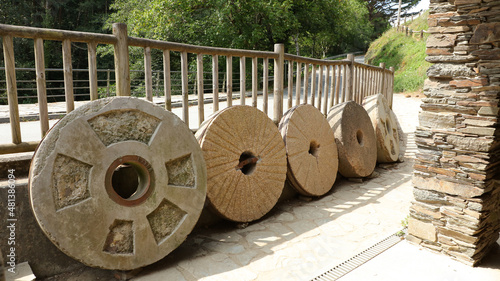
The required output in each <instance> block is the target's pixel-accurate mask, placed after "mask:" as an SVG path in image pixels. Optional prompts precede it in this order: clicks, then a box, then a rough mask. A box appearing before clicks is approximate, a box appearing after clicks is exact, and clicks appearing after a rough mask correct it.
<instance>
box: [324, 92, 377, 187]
mask: <svg viewBox="0 0 500 281" xmlns="http://www.w3.org/2000/svg"><path fill="white" fill-rule="evenodd" d="M327 120H328V123H329V124H330V127H331V129H332V131H333V133H334V135H335V141H336V142H337V148H338V152H339V172H340V174H341V175H343V176H344V177H348V178H359V177H367V176H369V175H370V174H371V173H373V170H374V169H375V165H376V164H377V144H376V141H375V132H374V131H373V126H372V123H371V121H370V117H369V116H368V113H366V110H365V109H364V108H363V107H362V106H361V105H359V104H357V103H356V102H354V101H349V102H344V103H341V104H338V105H336V106H334V107H332V108H330V110H329V111H328V116H327Z"/></svg>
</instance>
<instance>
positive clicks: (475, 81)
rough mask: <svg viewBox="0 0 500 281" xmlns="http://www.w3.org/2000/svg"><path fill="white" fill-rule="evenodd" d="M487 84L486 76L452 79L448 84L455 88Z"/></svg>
mask: <svg viewBox="0 0 500 281" xmlns="http://www.w3.org/2000/svg"><path fill="white" fill-rule="evenodd" d="M487 84H488V79H487V78H469V79H465V80H452V81H450V86H452V87H457V88H467V87H479V86H485V85H487Z"/></svg>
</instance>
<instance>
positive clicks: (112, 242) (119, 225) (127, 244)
mask: <svg viewBox="0 0 500 281" xmlns="http://www.w3.org/2000/svg"><path fill="white" fill-rule="evenodd" d="M133 226H134V225H133V222H132V221H124V220H115V221H114V222H113V224H112V225H111V226H110V227H109V233H108V236H107V238H106V242H105V243H104V249H103V251H104V252H107V253H110V254H132V253H134V229H133Z"/></svg>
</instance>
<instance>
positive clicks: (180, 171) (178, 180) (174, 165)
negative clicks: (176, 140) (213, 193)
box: [165, 154, 195, 187]
mask: <svg viewBox="0 0 500 281" xmlns="http://www.w3.org/2000/svg"><path fill="white" fill-rule="evenodd" d="M165 166H166V167H167V171H168V184H170V185H177V186H185V187H193V186H194V185H195V175H194V170H193V161H192V160H191V154H188V155H184V156H182V157H179V158H177V159H174V160H171V161H168V162H167V163H166V164H165Z"/></svg>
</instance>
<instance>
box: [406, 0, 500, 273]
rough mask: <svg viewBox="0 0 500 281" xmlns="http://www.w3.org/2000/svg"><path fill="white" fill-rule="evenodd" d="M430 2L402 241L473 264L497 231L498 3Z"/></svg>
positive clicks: (499, 224) (485, 0)
mask: <svg viewBox="0 0 500 281" xmlns="http://www.w3.org/2000/svg"><path fill="white" fill-rule="evenodd" d="M430 2H431V5H430V14H429V20H428V22H429V30H428V31H429V32H430V35H429V38H428V41H427V50H426V52H427V55H428V56H427V58H426V60H427V61H429V62H431V63H433V65H432V66H431V67H430V68H429V70H428V73H427V74H428V76H429V79H427V80H426V83H425V87H424V94H425V96H426V98H424V99H423V100H422V101H423V104H422V105H421V107H422V111H421V113H420V114H419V127H418V128H417V131H416V142H417V145H418V148H419V152H418V155H417V159H416V162H415V166H414V176H413V185H414V196H415V200H414V202H412V206H411V208H410V217H409V219H408V232H409V235H408V236H407V239H408V240H409V241H412V242H415V243H418V244H420V245H422V246H424V247H426V248H430V249H432V250H435V251H439V252H442V253H444V254H447V255H450V256H452V257H454V258H456V259H458V260H460V261H462V262H464V263H466V264H469V265H476V264H477V263H478V262H479V261H480V260H481V259H482V258H483V257H484V256H485V255H486V254H487V252H488V250H489V248H491V247H490V246H491V245H492V244H494V243H496V241H497V239H498V237H499V231H500V221H499V217H500V216H499V213H500V195H499V194H500V181H499V180H500V171H499V170H500V161H499V160H500V158H499V154H500V145H499V144H500V142H499V137H500V130H499V122H498V116H499V111H498V106H499V96H500V94H499V93H500V1H497V0H454V1H453V0H450V1H446V0H431V1H430Z"/></svg>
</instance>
